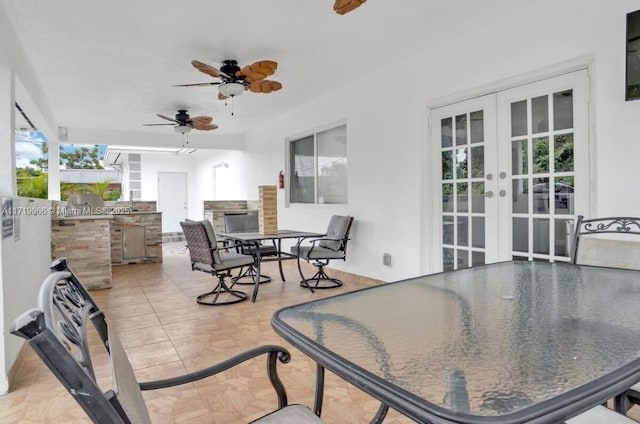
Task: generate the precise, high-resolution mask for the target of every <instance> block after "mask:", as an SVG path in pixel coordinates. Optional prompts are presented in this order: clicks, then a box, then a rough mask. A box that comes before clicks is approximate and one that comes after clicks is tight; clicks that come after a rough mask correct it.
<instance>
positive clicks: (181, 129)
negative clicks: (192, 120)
mask: <svg viewBox="0 0 640 424" xmlns="http://www.w3.org/2000/svg"><path fill="white" fill-rule="evenodd" d="M173 130H174V131H175V132H177V133H180V134H186V133H188V132H189V131H191V127H190V126H189V125H177V126H175V127H173Z"/></svg>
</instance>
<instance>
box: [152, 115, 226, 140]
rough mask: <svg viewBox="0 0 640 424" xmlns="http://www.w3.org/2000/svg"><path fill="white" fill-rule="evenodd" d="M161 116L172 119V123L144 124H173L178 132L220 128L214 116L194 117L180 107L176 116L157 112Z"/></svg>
mask: <svg viewBox="0 0 640 424" xmlns="http://www.w3.org/2000/svg"><path fill="white" fill-rule="evenodd" d="M157 116H158V117H159V118H162V119H165V120H167V121H171V122H172V123H171V124H166V123H163V124H143V125H144V126H147V127H152V126H157V125H173V126H174V127H173V129H174V131H176V132H179V133H181V134H186V133H188V132H189V131H191V130H192V129H196V130H200V131H211V130H215V129H217V128H218V126H217V125H216V124H214V123H213V118H212V117H210V116H194V117H193V118H192V117H190V116H189V114H188V113H187V110H186V109H178V113H176V117H175V119H174V118H169V117H168V116H165V115H161V114H159V113H158V114H157Z"/></svg>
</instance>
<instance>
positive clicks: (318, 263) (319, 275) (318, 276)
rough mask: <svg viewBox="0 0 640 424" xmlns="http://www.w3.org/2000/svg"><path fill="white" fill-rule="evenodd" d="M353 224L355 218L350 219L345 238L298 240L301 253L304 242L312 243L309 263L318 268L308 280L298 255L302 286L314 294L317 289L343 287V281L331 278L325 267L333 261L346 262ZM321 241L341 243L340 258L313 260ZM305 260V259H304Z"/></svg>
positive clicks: (308, 254)
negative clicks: (315, 250)
mask: <svg viewBox="0 0 640 424" xmlns="http://www.w3.org/2000/svg"><path fill="white" fill-rule="evenodd" d="M352 224H353V217H349V223H348V224H347V229H346V231H345V233H344V237H343V238H339V239H336V238H330V237H327V236H326V234H325V235H324V236H321V237H317V236H309V237H301V238H300V239H299V240H298V244H297V246H296V248H297V249H298V252H299V251H300V246H301V245H302V242H304V241H306V242H309V243H311V247H310V249H309V251H308V252H307V258H309V259H307V260H306V261H307V262H311V263H312V264H313V265H314V266H315V267H316V268H317V271H316V273H315V274H313V276H312V277H310V278H306V277H305V276H304V273H303V272H302V266H301V264H300V259H301V255H300V254H299V253H298V255H297V256H298V258H297V264H298V272H299V273H300V277H301V278H302V280H301V281H300V286H301V287H304V288H307V289H309V290H311V292H312V293H313V292H314V291H315V290H316V289H333V288H337V287H340V286H342V280H340V279H338V278H333V277H330V276H329V275H328V274H327V273H326V271H325V270H324V267H325V266H327V265H328V264H329V262H330V261H332V260H343V261H344V260H346V259H347V243H348V242H349V240H350V238H349V232H350V231H351V225H352ZM321 241H336V242H339V243H340V248H339V251H340V252H342V255H341V256H340V257H332V258H311V256H312V252H313V250H314V249H315V248H317V246H318V243H320V242H321ZM303 259H304V258H303ZM313 281H315V284H313V285H312V284H311V282H313Z"/></svg>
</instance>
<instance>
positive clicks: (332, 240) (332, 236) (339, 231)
mask: <svg viewBox="0 0 640 424" xmlns="http://www.w3.org/2000/svg"><path fill="white" fill-rule="evenodd" d="M352 222H353V217H351V216H343V215H333V216H332V217H331V220H330V221H329V226H328V227H327V232H326V235H325V237H326V238H327V239H329V240H320V241H319V242H318V245H319V246H320V247H324V248H326V249H331V250H333V251H345V250H346V249H347V242H348V241H349V232H350V231H351V224H352Z"/></svg>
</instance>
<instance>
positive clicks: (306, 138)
mask: <svg viewBox="0 0 640 424" xmlns="http://www.w3.org/2000/svg"><path fill="white" fill-rule="evenodd" d="M287 142H288V152H289V153H288V154H289V158H288V160H289V164H288V165H289V166H288V171H289V172H288V174H289V178H288V183H289V184H288V186H289V203H290V204H294V203H310V204H314V203H316V204H322V203H326V204H347V200H348V198H347V126H346V125H345V124H342V125H339V126H336V127H332V128H329V129H326V130H322V131H314V132H312V133H310V134H305V135H303V136H301V137H296V138H292V139H289V140H288V141H287Z"/></svg>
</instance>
